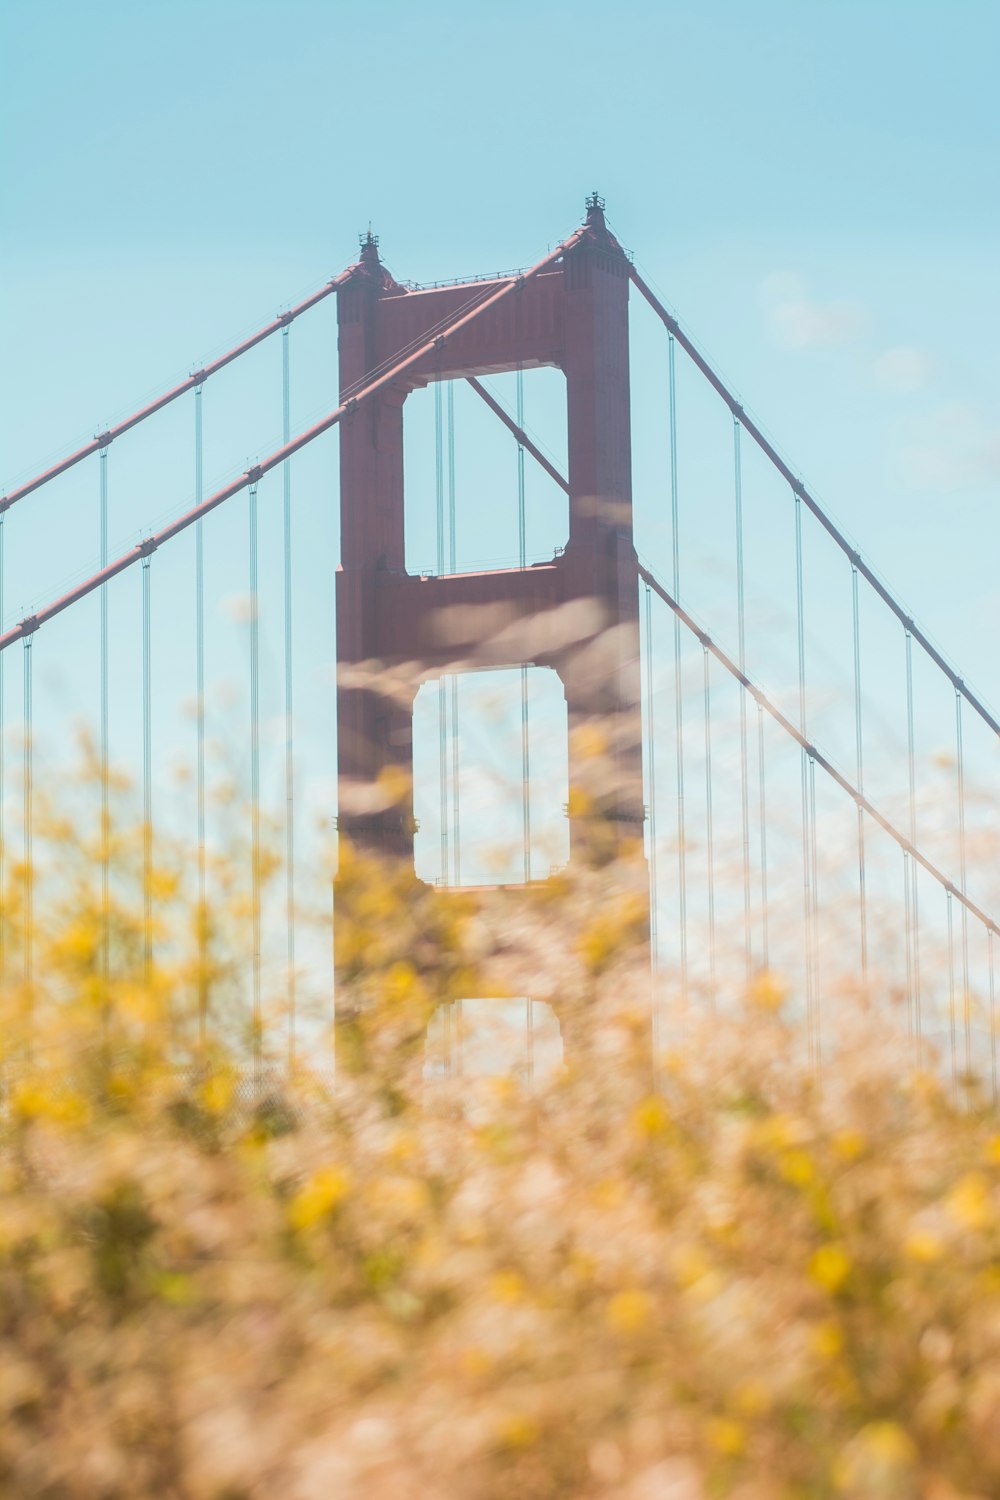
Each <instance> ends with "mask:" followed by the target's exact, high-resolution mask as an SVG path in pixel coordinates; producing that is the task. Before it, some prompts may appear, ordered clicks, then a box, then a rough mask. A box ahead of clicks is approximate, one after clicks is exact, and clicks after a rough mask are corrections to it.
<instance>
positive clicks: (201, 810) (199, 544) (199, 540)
mask: <svg viewBox="0 0 1000 1500" xmlns="http://www.w3.org/2000/svg"><path fill="white" fill-rule="evenodd" d="M203 390H204V387H203V386H200V385H196V386H195V388H194V493H195V504H196V505H200V504H201V502H202V498H203V485H204V476H203V451H204V444H203V431H202V392H203ZM194 619H195V680H196V688H197V705H196V710H195V711H196V716H197V717H196V732H197V736H198V743H197V761H198V764H197V779H198V1040H199V1042H201V1043H202V1045H204V1042H205V1032H206V1026H207V1021H208V969H207V959H208V954H207V951H206V950H207V938H208V905H207V882H206V878H205V877H206V870H205V536H204V522H202V521H198V522H197V523H196V524H195V533H194Z"/></svg>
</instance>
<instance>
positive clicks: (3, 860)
mask: <svg viewBox="0 0 1000 1500" xmlns="http://www.w3.org/2000/svg"><path fill="white" fill-rule="evenodd" d="M5 519H6V515H5V512H4V511H0V629H2V628H3V626H2V622H3V611H4V591H3V584H4V557H3V541H4V532H3V523H4V520H5ZM4 724H5V719H4V704H3V652H2V651H0V901H2V903H3V909H2V911H0V984H2V983H3V982H4V980H5V979H6V977H7V916H6V913H7V901H6V891H5V883H6V880H5V877H6V872H7V851H6V847H5V841H6V835H7V830H6V823H5V819H4V793H5V790H6V788H5V786H4V742H3V732H4Z"/></svg>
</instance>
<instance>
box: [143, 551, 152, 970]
mask: <svg viewBox="0 0 1000 1500" xmlns="http://www.w3.org/2000/svg"><path fill="white" fill-rule="evenodd" d="M151 562H152V558H151V557H150V556H148V555H147V556H145V557H144V558H143V559H142V956H143V973H144V977H145V981H146V983H147V984H148V983H149V980H150V977H151V974H152V968H153V702H152V693H153V672H152V665H153V661H152V642H151V620H150V609H149V583H150V577H149V565H150V563H151Z"/></svg>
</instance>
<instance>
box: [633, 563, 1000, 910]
mask: <svg viewBox="0 0 1000 1500" xmlns="http://www.w3.org/2000/svg"><path fill="white" fill-rule="evenodd" d="M638 573H639V577H640V578H642V579H644V580H645V581H646V582H647V583H648V584H649V586H650V588H652V590H653V592H654V593H655V594H657V595H658V596H659V597H660V598H661V599H662V600H663V602H664V604H666V605H668V606H669V608H670V609H671V610H672V611H673V613H674V614H675V615H676V616H677V617H678V618H679V619H680V620H681V622H682V623H683V624H684V625H685V626H686V628H687V629H688V630H689V631H690V632H691V634H692V635H694V636H697V638H698V640H699V641H701V643H702V645H704V646H707V647H708V649H709V651H711V653H712V655H713V656H714V657H715V659H716V661H717V662H719V663H720V664H721V665H722V666H723V667H725V669H726V671H727V672H728V673H729V674H730V676H732V677H735V678H736V679H737V681H738V682H741V683H742V684H743V686H744V688H745V689H746V691H747V692H748V693H749V694H750V695H751V697H752V698H754V699H755V700H756V703H757V706H758V708H760V709H763V710H765V711H766V712H767V713H768V715H769V716H770V717H771V718H772V719H773V720H774V722H775V723H776V724H777V725H778V726H779V728H781V729H782V730H783V731H784V733H785V734H787V735H788V736H789V737H790V738H791V739H793V740H794V741H795V742H796V744H797V745H798V746H799V748H800V749H802V750H805V751H806V753H807V754H808V755H809V756H810V757H811V758H812V759H813V760H814V761H815V763H816V764H817V765H818V766H819V767H820V768H821V770H823V771H825V772H826V774H827V776H829V777H830V779H831V780H832V781H835V782H836V783H837V785H838V786H839V787H840V788H841V790H842V791H844V792H846V793H847V795H848V796H849V797H850V798H851V800H852V801H853V802H854V803H855V805H857V804H858V803H859V802H860V804H861V805H862V807H863V808H864V811H865V816H866V817H868V818H869V819H871V821H872V822H874V823H877V824H878V826H879V828H881V829H882V830H883V832H885V833H887V834H888V835H889V837H890V838H891V839H892V840H893V842H894V843H895V844H897V845H898V846H899V848H900V849H907V850H909V852H910V854H911V856H912V857H913V859H915V860H916V861H917V863H918V864H919V865H920V866H921V868H922V869H924V870H926V871H927V873H928V875H930V876H931V878H932V879H933V880H935V881H936V882H937V883H938V885H939V886H940V887H941V889H942V890H943V891H946V892H948V893H949V894H950V895H953V896H957V897H958V900H959V902H960V903H961V904H962V905H963V906H965V907H966V908H967V909H968V911H969V913H970V915H971V916H973V917H975V918H976V920H977V921H979V922H981V923H982V924H983V927H984V928H985V929H986V930H987V931H989V932H993V933H995V934H997V935H998V936H1000V925H998V923H997V922H996V921H995V920H994V918H993V917H991V916H989V914H988V913H987V912H985V911H984V910H983V908H982V907H981V906H979V905H978V904H977V903H976V902H975V901H973V900H972V898H971V896H968V895H964V894H963V893H962V892H961V891H960V890H959V889H958V888H957V887H956V886H955V884H954V882H953V881H951V880H949V878H948V876H947V875H945V874H944V872H943V871H942V870H939V869H938V867H937V865H935V864H934V863H933V861H932V860H930V859H928V858H927V856H926V855H925V854H924V853H923V852H922V851H921V850H920V849H918V848H917V846H916V845H915V844H911V843H910V841H909V839H908V838H907V837H906V835H905V834H903V833H900V831H899V829H898V828H897V827H896V826H895V824H893V823H892V822H890V820H889V819H888V818H887V817H885V815H884V814H883V813H881V812H880V811H879V809H878V808H877V807H876V806H875V804H874V803H873V802H872V801H871V800H870V799H869V797H868V796H867V795H866V794H864V793H861V792H859V791H858V789H857V787H855V786H854V785H853V784H852V782H850V781H849V780H848V778H847V777H846V776H844V775H843V774H842V773H841V772H840V771H838V770H837V768H836V766H835V765H834V764H833V762H832V761H830V760H828V759H827V757H826V756H825V755H824V754H823V753H822V751H820V750H818V749H817V748H816V746H815V745H813V744H810V743H809V741H808V740H807V739H806V738H805V736H804V735H803V734H802V732H801V730H799V729H798V728H797V727H796V726H795V724H793V723H792V721H791V720H790V719H789V718H788V717H787V715H786V714H784V713H782V711H781V709H780V708H778V706H777V705H776V704H775V703H772V701H771V700H770V698H768V696H767V694H766V693H764V692H763V691H762V690H761V689H760V688H759V687H757V686H756V685H755V684H754V683H753V682H751V680H750V679H749V678H748V677H747V676H746V675H745V673H743V672H741V671H740V669H739V667H738V666H737V664H736V662H735V661H733V659H732V657H730V656H727V654H726V653H725V651H723V649H722V647H721V646H719V645H718V644H717V643H716V642H715V641H714V640H713V639H712V637H711V636H710V635H708V633H707V632H706V631H704V630H702V629H701V628H700V626H699V625H697V624H696V622H695V621H694V620H693V619H692V617H691V615H689V614H688V612H687V610H686V609H684V607H683V606H682V605H681V604H679V603H678V602H677V600H676V599H674V598H673V597H672V596H671V594H670V593H669V591H668V590H667V589H666V588H664V586H663V584H662V583H661V582H660V580H659V579H658V578H657V576H656V574H655V573H653V572H652V571H651V570H650V569H649V568H648V567H647V566H646V565H645V564H644V563H642V562H640V563H639V565H638Z"/></svg>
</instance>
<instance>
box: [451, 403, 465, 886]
mask: <svg viewBox="0 0 1000 1500" xmlns="http://www.w3.org/2000/svg"><path fill="white" fill-rule="evenodd" d="M456 526H457V510H456V501H455V384H454V381H451V380H449V382H448V571H449V572H450V573H457V572H458V535H457V530H456ZM458 756H459V745H458V674H457V673H452V677H451V760H452V765H451V776H452V782H451V832H452V863H453V865H454V871H455V884H456V885H459V884H460V883H461V874H462V855H461V844H460V840H459V832H460V827H461V824H460V821H459V782H458V773H459V764H458Z"/></svg>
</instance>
